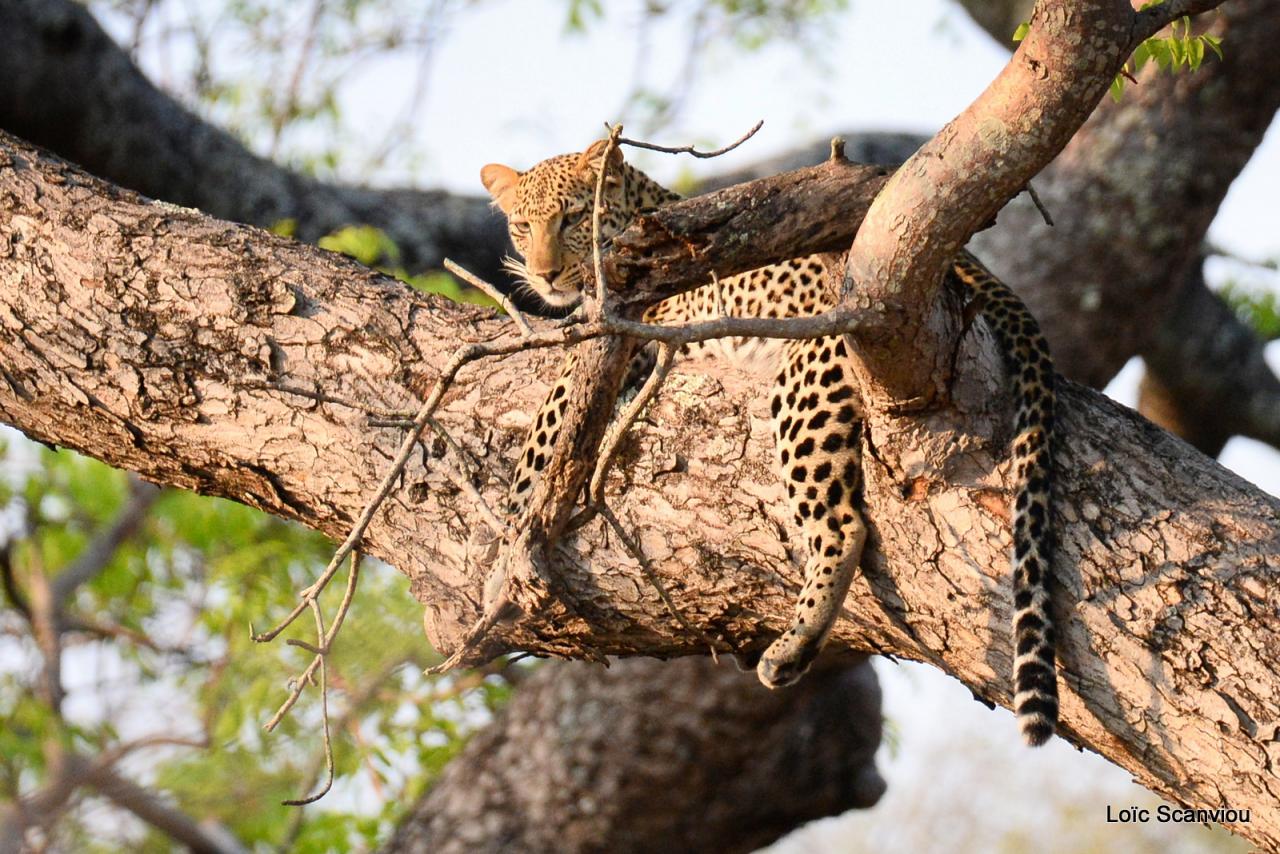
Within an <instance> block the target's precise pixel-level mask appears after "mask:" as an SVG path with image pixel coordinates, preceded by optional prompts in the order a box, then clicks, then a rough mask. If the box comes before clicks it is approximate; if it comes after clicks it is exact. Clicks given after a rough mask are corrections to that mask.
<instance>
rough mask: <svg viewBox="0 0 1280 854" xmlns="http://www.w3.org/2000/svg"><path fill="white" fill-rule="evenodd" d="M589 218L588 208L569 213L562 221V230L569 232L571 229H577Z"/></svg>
mask: <svg viewBox="0 0 1280 854" xmlns="http://www.w3.org/2000/svg"><path fill="white" fill-rule="evenodd" d="M586 218H587V210H586V208H581V209H579V210H576V211H569V212H568V213H566V214H565V215H564V216H563V217H561V219H560V230H561V231H568V230H569V229H571V228H577V227H578V226H579V225H580V224H581V223H582V221H583V220H584V219H586Z"/></svg>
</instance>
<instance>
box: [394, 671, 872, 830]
mask: <svg viewBox="0 0 1280 854" xmlns="http://www.w3.org/2000/svg"><path fill="white" fill-rule="evenodd" d="M879 700H880V691H879V688H878V687H877V685H876V682H875V674H874V673H873V672H872V671H871V667H870V665H869V664H868V663H867V662H863V663H862V664H860V665H856V666H853V667H826V668H819V669H818V670H816V671H815V672H814V673H813V674H811V676H810V678H808V679H806V680H805V681H804V682H803V683H802V684H801V685H799V686H797V687H796V688H795V689H794V690H792V691H786V692H776V693H768V692H765V691H764V690H763V689H762V688H761V687H760V684H759V682H757V681H756V678H755V675H754V674H751V673H740V672H738V671H737V670H736V669H735V668H734V667H733V666H732V665H731V664H728V663H727V662H721V663H720V664H719V665H714V664H712V663H711V661H710V660H708V659H695V658H686V659H682V660H680V661H670V662H661V661H656V660H653V659H628V660H625V661H618V662H614V663H613V664H612V665H611V666H610V668H609V669H608V670H607V671H606V670H605V669H604V668H603V667H601V666H599V665H590V664H584V663H571V664H570V663H566V664H560V665H554V666H550V667H544V668H542V669H541V670H539V671H538V672H537V673H536V674H535V675H534V676H532V677H531V678H530V679H529V680H527V682H525V683H524V684H522V685H521V687H520V691H518V692H517V693H516V695H515V697H513V698H512V700H511V703H510V704H509V705H508V706H507V707H506V708H505V709H504V710H503V712H502V714H501V716H500V719H499V722H498V723H497V724H496V725H494V726H491V727H488V728H487V729H485V730H484V731H483V732H481V733H479V734H477V735H476V736H475V738H474V739H472V741H471V742H470V743H469V744H468V745H467V747H466V749H465V750H464V751H463V753H462V755H461V756H460V757H458V759H457V760H456V761H454V762H452V763H450V765H449V766H448V768H446V769H445V771H444V775H443V777H442V778H441V779H440V780H438V781H437V782H436V783H435V784H434V785H433V786H432V788H431V791H430V792H428V794H427V795H426V797H425V799H424V800H423V802H422V803H421V804H419V806H418V807H417V808H416V809H415V810H414V817H413V818H412V819H411V820H409V821H407V822H405V823H404V824H403V825H401V827H400V828H399V830H398V832H397V833H396V836H395V838H394V839H392V840H391V841H390V842H389V843H388V845H387V846H386V848H385V849H384V850H385V851H387V852H415V851H416V852H432V854H451V852H467V854H471V852H475V854H487V852H494V854H500V852H506V851H513V850H517V851H521V852H528V854H542V852H548V854H549V852H587V851H610V852H618V854H623V852H644V851H652V850H654V845H655V843H657V842H658V841H661V842H662V843H664V844H666V845H668V846H671V847H673V848H674V849H678V850H680V851H688V852H698V851H707V852H712V851H714V852H723V854H731V852H748V851H754V850H756V849H757V848H760V847H762V846H764V845H767V844H769V843H770V842H773V841H774V840H776V839H778V838H779V837H781V836H783V835H784V834H786V833H787V832H789V831H790V830H792V829H793V828H794V827H796V826H798V825H799V824H802V823H804V822H806V821H809V820H812V819H816V818H821V817H825V816H829V815H835V814H837V813H840V812H843V811H845V810H847V809H852V808H855V807H865V806H870V805H871V804H873V803H875V802H876V801H877V800H878V799H879V797H880V795H881V793H882V792H883V791H884V787H885V784H884V780H883V779H881V777H880V775H879V774H878V773H877V772H876V770H875V763H874V754H875V750H876V747H877V745H878V744H879V741H880V702H879ZM744 743H745V744H750V745H751V749H750V750H749V751H743V750H741V749H740V747H739V746H740V745H742V744H744ZM638 745H639V746H642V749H640V750H637V749H636V748H637V746H638ZM522 779H523V780H528V781H529V783H530V785H524V786H521V785H518V784H512V781H519V780H522ZM778 780H786V781H787V785H786V786H784V787H781V788H779V787H778V786H777V785H776V783H777V781H778ZM584 793H591V800H590V803H588V804H582V803H577V802H576V801H577V800H578V799H579V798H581V797H583V794H584ZM566 800H569V801H570V802H569V803H565V801H566ZM744 803H745V804H750V805H752V809H751V810H750V811H749V812H747V813H745V814H744V812H743V810H742V809H741V805H742V804H744ZM547 816H567V817H569V818H568V820H567V821H566V822H564V823H559V822H550V821H548V820H547V819H546V817H547Z"/></svg>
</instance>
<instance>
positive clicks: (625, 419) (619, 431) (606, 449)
mask: <svg viewBox="0 0 1280 854" xmlns="http://www.w3.org/2000/svg"><path fill="white" fill-rule="evenodd" d="M675 358H676V348H675V347H672V346H671V345H670V344H660V345H659V346H658V363H657V365H655V366H654V369H653V373H652V374H650V375H649V378H648V379H647V380H645V383H644V385H643V386H641V387H640V391H639V393H638V394H637V395H636V396H635V399H634V400H632V401H631V403H630V404H629V405H628V406H627V409H626V411H625V412H623V414H622V417H621V418H620V419H619V420H618V421H617V422H615V423H614V426H613V429H611V430H610V431H609V433H608V434H607V435H606V436H605V438H604V442H603V443H601V446H600V457H599V460H598V461H597V462H596V470H595V472H594V473H593V474H592V476H591V486H590V487H589V488H588V490H587V495H588V496H589V497H590V500H591V503H592V504H603V503H604V484H605V480H606V479H607V478H608V476H609V469H610V468H612V467H613V458H614V456H616V455H617V453H618V447H619V446H620V445H621V444H622V439H623V437H625V436H626V434H627V431H628V430H630V429H631V425H632V424H634V423H635V421H636V419H637V418H639V417H640V413H641V412H643V411H644V408H645V407H646V406H648V405H649V401H651V400H653V397H654V395H656V394H657V393H658V389H659V388H661V387H662V383H663V382H664V381H665V380H666V378H667V374H668V373H670V372H671V365H672V364H673V363H674V362H675Z"/></svg>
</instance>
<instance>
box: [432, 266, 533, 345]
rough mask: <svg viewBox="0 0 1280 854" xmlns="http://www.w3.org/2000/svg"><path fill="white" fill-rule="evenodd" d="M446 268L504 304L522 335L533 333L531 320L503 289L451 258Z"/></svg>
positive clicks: (503, 308)
mask: <svg viewBox="0 0 1280 854" xmlns="http://www.w3.org/2000/svg"><path fill="white" fill-rule="evenodd" d="M444 268H445V269H446V270H448V271H449V272H450V273H453V274H454V275H455V276H457V277H458V278H459V279H462V281H464V282H466V283H467V284H468V285H470V286H471V287H473V288H475V289H477V290H480V291H483V292H484V293H486V294H488V295H489V298H490V299H492V300H493V301H494V302H496V303H497V304H498V305H500V306H502V310H503V311H505V312H506V313H507V314H509V315H510V316H511V319H512V320H513V321H515V324H516V326H518V327H520V334H521V335H524V336H525V337H528V336H530V335H532V334H533V329H532V327H530V326H529V322H528V321H527V320H525V319H524V315H523V314H521V313H520V309H518V308H516V306H515V303H513V302H512V301H511V299H510V298H509V297H508V296H507V295H506V294H504V293H503V292H502V291H500V290H498V289H497V288H496V287H494V286H493V285H492V284H490V283H489V282H486V281H485V280H484V279H482V278H480V277H479V276H477V275H476V274H475V273H472V272H471V271H470V270H468V269H466V268H465V267H462V266H460V265H458V264H457V263H455V262H454V261H453V259H451V258H446V259H444Z"/></svg>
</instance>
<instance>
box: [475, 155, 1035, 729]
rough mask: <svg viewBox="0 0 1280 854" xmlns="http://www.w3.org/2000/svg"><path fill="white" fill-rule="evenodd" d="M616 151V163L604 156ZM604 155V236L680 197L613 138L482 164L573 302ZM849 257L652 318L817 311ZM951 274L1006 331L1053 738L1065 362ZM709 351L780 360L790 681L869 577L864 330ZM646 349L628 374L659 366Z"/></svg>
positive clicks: (539, 422) (531, 471)
mask: <svg viewBox="0 0 1280 854" xmlns="http://www.w3.org/2000/svg"><path fill="white" fill-rule="evenodd" d="M606 158H607V159H608V161H609V162H608V165H607V168H606V167H605V160H606ZM602 168H604V178H603V187H602V189H603V195H602V198H601V201H602V204H601V206H600V207H601V210H600V223H599V237H600V240H601V241H602V242H604V243H607V242H608V241H610V240H611V239H612V238H613V237H614V236H615V235H617V234H619V233H620V232H621V231H623V230H624V229H626V228H627V227H628V225H630V224H631V222H632V221H633V220H635V218H636V217H638V216H641V215H644V214H650V213H652V212H654V211H656V210H658V209H659V208H661V207H663V206H664V205H668V204H672V203H674V202H676V201H679V200H680V199H681V196H680V195H679V194H677V193H675V192H673V191H671V190H668V189H667V188H665V187H663V186H662V185H661V184H660V183H658V182H657V181H655V180H653V179H652V178H650V177H649V176H648V175H646V174H645V173H643V172H641V171H640V170H639V169H637V168H635V167H634V166H632V165H631V164H630V163H628V162H626V161H625V158H624V157H623V155H622V153H621V150H620V149H619V148H618V147H617V146H616V145H610V144H609V142H608V140H597V141H596V142H594V143H592V144H591V145H590V146H589V147H588V148H586V149H585V150H584V151H579V152H571V153H568V154H562V155H559V156H555V157H551V158H548V159H546V160H543V161H541V162H539V163H537V164H536V165H534V166H533V167H531V168H529V169H527V170H525V171H517V170H516V169H513V168H512V167H510V166H506V165H503V164H500V163H490V164H488V165H486V166H485V167H483V169H482V170H481V173H480V178H481V183H482V184H483V185H484V187H485V189H486V190H487V191H488V192H489V195H490V197H491V200H492V204H493V206H494V207H496V208H497V209H498V210H499V211H501V213H502V214H504V215H505V217H506V220H507V227H508V232H509V235H510V238H511V242H512V246H513V247H514V249H515V251H516V253H517V256H518V257H517V256H510V257H508V258H507V259H505V261H504V264H505V266H506V267H507V269H508V270H510V271H511V273H512V274H513V275H514V277H515V278H516V280H517V281H518V283H519V287H521V288H523V289H526V290H527V291H528V292H531V293H532V294H535V295H536V296H537V297H539V298H540V299H541V300H542V301H543V302H544V303H546V304H547V305H548V306H549V307H551V308H553V309H557V310H560V311H564V310H568V309H572V308H574V307H576V306H578V305H579V304H580V303H581V301H582V299H583V296H584V293H590V292H591V290H592V289H593V288H594V285H595V277H594V276H593V275H592V274H591V273H590V267H589V266H588V262H589V261H590V259H591V258H592V252H593V247H594V246H595V235H594V232H593V226H592V215H593V210H594V207H595V204H596V202H595V198H596V185H597V180H598V177H599V176H600V172H601V169H602ZM842 271H843V258H842V257H841V256H840V255H836V254H817V255H808V256H805V257H801V258H793V259H789V260H786V261H783V262H781V263H776V264H770V265H768V266H764V267H760V268H758V269H755V270H750V271H748V272H745V273H740V274H737V275H731V276H724V277H713V278H712V281H711V282H709V283H707V284H704V285H702V286H700V287H697V288H694V289H692V290H687V291H685V292H683V293H680V294H678V295H676V296H673V297H670V298H668V299H666V300H664V301H662V302H659V303H657V304H655V305H653V306H651V307H650V308H648V309H647V310H646V311H645V312H644V315H643V320H645V321H646V322H649V323H657V324H676V323H687V322H693V321H698V320H709V319H715V318H720V317H725V316H728V317H758V318H789V317H809V316H814V315H817V314H820V313H822V312H825V311H827V310H829V309H832V308H834V307H835V306H836V305H837V303H838V302H839V300H840V293H839V291H840V283H841V279H842V276H841V272H842ZM947 277H948V278H949V279H950V280H951V282H952V284H953V285H954V286H958V287H959V288H961V289H962V290H963V292H965V293H966V294H967V299H968V300H969V303H968V304H969V305H970V306H973V307H975V308H976V309H977V313H978V314H980V315H981V316H982V317H983V319H984V320H985V322H986V324H987V326H988V328H989V329H990V331H991V332H992V334H993V337H994V339H995V341H996V343H997V346H998V348H999V349H1000V351H1001V354H1002V356H1003V359H1004V362H1005V365H1006V371H1007V374H1008V376H1009V377H1010V379H1011V381H1012V382H1011V385H1012V399H1013V402H1014V408H1015V410H1016V411H1015V415H1014V428H1013V433H1014V436H1013V439H1012V442H1011V458H1012V466H1013V472H1014V475H1015V487H1014V489H1015V497H1014V500H1013V502H1012V509H1011V517H1012V540H1013V548H1012V558H1011V563H1012V570H1013V571H1012V574H1013V599H1014V609H1013V616H1014V620H1013V638H1014V657H1013V663H1014V666H1013V694H1014V700H1013V707H1014V711H1015V714H1016V716H1017V719H1018V723H1019V728H1020V730H1021V732H1022V736H1023V739H1024V741H1025V742H1026V743H1027V744H1029V745H1032V746H1039V745H1042V744H1044V743H1045V742H1046V741H1048V740H1049V739H1050V738H1051V737H1052V736H1053V734H1054V732H1055V730H1056V728H1057V723H1058V690H1057V669H1056V666H1057V663H1056V641H1055V625H1054V622H1053V619H1052V617H1051V614H1050V576H1049V560H1050V556H1051V531H1050V527H1049V512H1050V501H1051V493H1052V488H1051V487H1052V478H1051V471H1052V454H1051V440H1052V431H1053V419H1054V402H1055V392H1054V379H1055V374H1054V369H1053V361H1052V358H1051V356H1050V353H1049V347H1048V343H1047V341H1046V339H1045V337H1044V335H1043V334H1042V332H1041V331H1040V327H1039V324H1038V323H1037V322H1036V319H1035V317H1034V316H1033V315H1032V314H1031V311H1030V310H1029V309H1028V308H1027V306H1026V305H1025V304H1024V303H1023V302H1022V300H1020V299H1019V298H1018V297H1017V296H1016V295H1015V294H1014V293H1013V291H1012V290H1011V289H1010V288H1009V287H1008V286H1007V285H1006V284H1005V283H1003V282H1002V281H1000V280H999V279H998V278H996V277H995V276H994V275H993V274H992V273H991V272H990V271H989V270H987V268H986V267H985V266H983V264H982V263H981V262H980V261H979V260H978V259H977V258H976V257H975V256H973V255H972V254H970V253H969V252H968V251H964V250H962V251H961V252H960V253H959V254H958V255H957V256H956V257H955V258H954V260H953V262H952V263H951V266H950V269H949V271H948V273H947ZM699 348H701V349H704V350H708V351H710V354H711V355H717V356H723V357H727V358H729V359H731V360H733V361H735V362H739V363H740V364H746V365H748V366H756V367H758V366H759V365H760V364H761V363H762V362H763V363H764V364H766V365H768V366H771V367H770V369H771V370H772V371H773V372H774V383H773V389H772V392H771V394H770V399H769V411H770V415H771V418H772V424H773V435H774V440H775V442H774V444H775V453H776V458H777V462H778V473H779V474H780V476H781V479H782V481H783V483H785V485H786V493H787V500H788V504H789V505H790V510H791V513H792V515H793V518H794V522H795V525H796V527H797V529H799V531H800V533H801V537H800V543H801V545H802V547H803V548H804V551H805V552H806V559H805V563H804V568H803V575H802V579H803V580H802V585H801V589H800V592H799V595H798V597H797V598H796V601H795V606H794V612H793V614H792V617H791V622H790V625H789V627H788V628H786V629H785V631H783V633H782V634H781V635H780V636H778V637H777V638H776V639H774V640H773V641H772V643H771V644H770V645H769V646H768V647H767V648H766V649H765V650H764V652H763V653H762V654H760V655H759V657H758V660H757V661H756V666H755V669H756V673H757V675H758V677H759V679H760V681H761V682H762V683H764V685H766V686H767V687H769V688H781V687H784V686H787V685H791V684H793V683H794V682H796V681H797V680H799V679H800V678H801V676H803V674H804V673H805V672H806V671H807V670H808V669H809V667H810V665H811V664H812V663H813V661H814V659H815V658H816V657H817V656H818V654H819V652H821V650H822V648H823V646H824V644H825V643H826V640H827V638H828V636H829V635H830V633H831V631H832V628H833V627H834V625H835V623H836V621H837V619H838V617H839V615H840V612H841V609H842V606H843V602H844V600H845V597H846V595H847V594H848V591H849V588H850V585H851V583H852V581H853V579H854V578H855V576H856V573H857V570H858V567H859V563H860V561H861V557H862V552H863V549H864V547H865V545H866V541H867V532H868V529H867V523H866V520H865V519H864V517H863V513H862V510H861V509H860V508H861V502H862V490H863V478H862V465H861V462H862V453H863V443H864V436H863V422H864V413H863V412H862V411H861V405H860V401H859V396H858V392H857V388H856V383H855V377H856V370H857V367H856V363H855V361H854V355H855V354H854V350H853V349H852V344H851V342H850V341H848V340H847V339H846V338H845V337H844V336H840V335H837V336H830V337H822V338H815V339H794V340H782V339H770V340H764V339H751V338H734V339H728V340H720V341H710V342H705V343H703V344H702V345H690V346H689V348H688V349H691V350H697V349H699ZM652 362H653V359H652V355H651V353H649V352H648V351H646V350H640V351H639V353H638V354H637V356H636V357H635V358H634V359H633V364H632V366H631V367H630V368H629V372H628V377H629V379H628V382H632V381H635V379H636V378H637V377H640V376H643V375H644V373H645V372H646V371H647V370H648V368H649V367H651V366H652ZM573 365H574V357H573V354H572V352H570V353H569V354H568V356H567V357H566V360H565V363H564V365H563V367H562V370H561V373H560V375H559V377H558V379H557V380H556V382H555V383H554V384H553V385H552V387H551V390H550V392H549V393H548V395H547V397H546V400H545V402H544V403H543V405H542V406H541V408H540V409H539V410H538V411H537V413H536V416H535V417H534V419H533V423H532V426H531V428H530V430H529V434H528V437H527V439H526V441H525V442H524V444H523V446H522V447H521V451H520V456H519V457H518V458H517V460H516V464H515V470H514V474H513V476H512V478H511V483H510V488H509V492H508V496H507V498H508V502H507V512H508V513H510V514H512V516H513V517H516V518H518V515H519V513H520V512H521V510H522V509H523V507H524V506H525V503H526V501H527V498H528V496H529V494H530V492H531V491H532V489H533V486H534V484H535V483H536V482H537V479H538V476H539V473H540V472H541V471H542V470H543V468H544V467H545V466H546V464H547V462H548V460H549V459H550V456H551V448H552V447H553V445H554V443H555V440H556V436H557V434H558V432H559V425H560V424H561V422H562V421H563V417H564V413H565V408H566V405H567V403H568V397H569V391H570V389H571V377H572V371H573Z"/></svg>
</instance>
